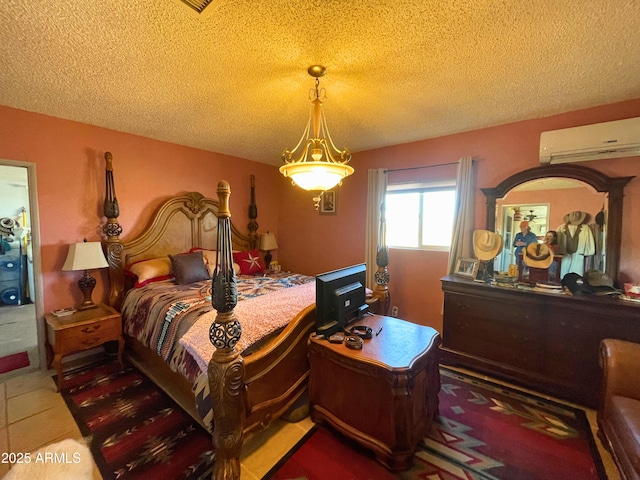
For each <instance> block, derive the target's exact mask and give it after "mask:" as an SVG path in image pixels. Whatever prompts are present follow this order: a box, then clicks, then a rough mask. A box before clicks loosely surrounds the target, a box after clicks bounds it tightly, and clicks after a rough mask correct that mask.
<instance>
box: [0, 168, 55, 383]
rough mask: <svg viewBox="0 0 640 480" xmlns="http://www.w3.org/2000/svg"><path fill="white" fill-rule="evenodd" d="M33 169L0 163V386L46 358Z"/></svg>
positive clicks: (35, 366)
mask: <svg viewBox="0 0 640 480" xmlns="http://www.w3.org/2000/svg"><path fill="white" fill-rule="evenodd" d="M39 253H40V242H39V219H38V204H37V192H36V175H35V164H33V163H30V162H20V161H14V160H4V159H0V381H3V380H4V379H6V378H10V377H12V376H16V375H21V374H24V373H27V372H30V371H34V370H37V369H38V368H41V366H42V365H41V359H42V358H45V357H44V356H43V353H44V342H43V341H40V340H41V339H42V338H43V334H44V326H43V325H41V322H39V321H38V319H39V318H42V316H43V299H42V281H41V268H40V255H39Z"/></svg>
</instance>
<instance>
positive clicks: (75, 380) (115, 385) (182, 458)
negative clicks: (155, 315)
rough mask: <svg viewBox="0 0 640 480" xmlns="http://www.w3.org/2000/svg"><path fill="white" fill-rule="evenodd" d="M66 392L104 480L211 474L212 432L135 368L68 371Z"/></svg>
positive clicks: (108, 365) (113, 366) (113, 365)
mask: <svg viewBox="0 0 640 480" xmlns="http://www.w3.org/2000/svg"><path fill="white" fill-rule="evenodd" d="M62 395H63V397H64V399H65V401H66V403H67V405H68V407H69V410H70V411H71V413H72V415H73V417H74V418H75V420H76V422H77V423H78V426H79V427H80V431H81V432H82V434H83V435H84V436H85V437H86V438H87V439H88V443H89V445H90V448H91V453H92V454H93V457H94V459H95V462H96V464H97V465H98V468H99V469H100V473H101V474H102V477H103V478H104V480H111V479H119V480H129V479H167V480H169V479H171V480H173V479H205V478H206V479H210V478H211V472H212V468H213V458H214V455H213V445H212V443H211V435H210V434H209V433H207V432H206V431H205V430H204V429H203V428H202V427H201V426H200V425H199V424H198V423H197V422H196V421H194V420H193V419H192V418H191V417H190V416H189V415H187V414H186V413H184V412H183V411H182V410H181V409H180V407H178V406H177V405H176V404H175V402H174V401H173V400H172V399H171V398H169V397H168V396H167V395H165V394H164V393H163V392H162V391H161V390H160V389H159V388H158V387H157V386H156V385H155V384H154V383H153V382H152V381H151V380H149V379H148V378H147V377H145V376H144V375H143V374H141V373H140V372H139V371H138V370H137V369H135V368H134V367H132V366H129V365H127V364H125V368H124V369H120V364H118V363H116V362H110V363H106V364H102V365H97V366H94V367H91V368H84V369H81V370H78V371H72V372H69V373H67V374H65V376H64V384H63V389H62Z"/></svg>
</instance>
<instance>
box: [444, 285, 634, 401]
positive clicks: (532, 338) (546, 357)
mask: <svg viewBox="0 0 640 480" xmlns="http://www.w3.org/2000/svg"><path fill="white" fill-rule="evenodd" d="M442 289H443V291H444V319H443V332H442V333H443V338H442V342H443V345H442V362H443V363H445V364H449V365H459V366H464V367H468V368H471V369H474V370H478V371H481V372H484V373H487V374H490V375H494V376H496V377H499V378H503V379H506V380H509V381H512V382H514V383H517V384H520V385H523V386H527V387H530V388H533V389H535V390H537V391H540V392H543V393H546V394H549V395H553V396H557V397H560V398H564V399H566V400H570V401H572V402H575V403H577V404H580V405H584V406H587V407H591V408H597V406H598V403H599V395H600V384H601V377H602V373H601V370H600V365H599V355H598V348H599V344H600V340H602V339H603V338H618V339H622V340H628V341H631V342H638V343H640V305H639V304H635V303H629V302H625V301H623V300H619V299H616V298H611V297H598V296H593V295H587V296H575V297H571V296H568V295H560V294H547V293H538V292H531V291H526V290H519V289H515V288H509V287H496V286H489V285H486V284H483V283H476V282H473V281H471V280H467V279H464V278H460V277H456V276H447V277H444V278H442Z"/></svg>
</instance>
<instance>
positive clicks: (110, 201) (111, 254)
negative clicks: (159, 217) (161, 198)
mask: <svg viewBox="0 0 640 480" xmlns="http://www.w3.org/2000/svg"><path fill="white" fill-rule="evenodd" d="M104 159H105V160H106V162H107V166H106V192H105V197H104V216H105V217H107V223H106V225H105V226H104V228H103V231H104V234H105V236H106V237H107V239H106V245H105V249H106V254H107V262H108V263H109V277H110V283H111V288H110V293H109V305H111V306H112V307H115V308H117V309H120V304H121V303H122V298H121V296H122V292H123V284H122V283H123V278H122V271H121V266H120V265H121V257H122V243H121V242H120V234H121V233H122V227H121V226H120V224H119V223H118V215H120V207H119V206H118V198H117V197H116V187H115V184H114V180H113V155H111V152H105V154H104Z"/></svg>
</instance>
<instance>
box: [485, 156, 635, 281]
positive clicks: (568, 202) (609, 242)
mask: <svg viewBox="0 0 640 480" xmlns="http://www.w3.org/2000/svg"><path fill="white" fill-rule="evenodd" d="M632 178H634V177H609V176H607V175H604V174H603V173H601V172H599V171H597V170H593V169H591V168H587V167H583V166H579V165H573V164H560V165H544V166H540V167H535V168H531V169H529V170H524V171H522V172H519V173H517V174H515V175H512V176H511V177H509V178H507V179H505V180H503V181H502V182H501V183H500V184H499V185H498V186H497V187H495V188H481V190H482V192H483V193H484V195H485V197H486V208H487V210H486V211H487V216H486V218H487V221H486V229H487V230H490V231H493V232H498V233H500V234H502V235H504V248H503V252H502V253H501V254H500V256H499V257H498V258H497V260H496V263H495V264H494V266H493V268H494V269H498V270H500V271H504V270H507V268H504V267H505V265H506V266H507V267H508V265H509V263H515V258H514V255H513V248H512V244H513V236H514V235H515V234H516V233H517V232H518V231H519V223H520V221H522V220H528V219H532V220H533V223H534V224H535V228H537V230H534V233H535V234H536V236H539V235H538V233H539V232H538V230H539V231H540V232H542V230H545V233H546V230H556V229H557V227H559V226H560V225H562V224H563V218H564V216H565V215H566V214H568V213H570V212H573V211H581V212H585V213H587V214H589V218H588V219H587V220H585V224H593V223H594V222H595V221H596V216H597V215H598V213H599V212H600V211H602V212H603V215H604V219H605V221H604V224H603V226H602V228H601V230H602V232H601V233H602V238H601V241H602V250H601V252H600V254H599V255H598V257H597V258H595V257H594V258H591V259H589V260H588V262H587V268H588V269H591V268H593V269H599V270H601V271H604V272H606V273H607V274H608V275H609V276H610V277H611V278H613V279H614V281H615V280H616V279H617V278H618V271H619V268H620V243H621V238H622V201H623V190H624V186H625V185H626V184H627V183H628V182H629V181H630V180H631V179H632ZM545 207H546V208H545ZM514 208H518V210H517V211H516V210H514ZM603 215H600V216H599V217H598V219H601V218H602V217H603ZM514 218H516V219H519V220H514ZM528 221H529V220H528ZM593 227H595V228H596V230H597V226H595V225H594V226H593ZM542 235H544V234H542ZM540 241H542V238H540ZM587 258H589V257H587Z"/></svg>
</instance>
